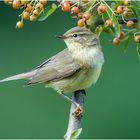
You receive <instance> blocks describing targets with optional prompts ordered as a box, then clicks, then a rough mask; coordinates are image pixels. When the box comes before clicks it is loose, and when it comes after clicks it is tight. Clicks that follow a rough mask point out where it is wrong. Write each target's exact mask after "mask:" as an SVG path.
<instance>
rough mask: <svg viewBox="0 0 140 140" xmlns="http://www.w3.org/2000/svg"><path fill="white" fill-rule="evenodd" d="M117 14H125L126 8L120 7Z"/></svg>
mask: <svg viewBox="0 0 140 140" xmlns="http://www.w3.org/2000/svg"><path fill="white" fill-rule="evenodd" d="M116 12H117V14H122V13H123V12H124V6H118V7H117V9H116Z"/></svg>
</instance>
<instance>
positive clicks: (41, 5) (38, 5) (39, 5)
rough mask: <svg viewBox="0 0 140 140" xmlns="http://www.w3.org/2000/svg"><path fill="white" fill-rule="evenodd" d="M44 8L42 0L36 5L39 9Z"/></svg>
mask: <svg viewBox="0 0 140 140" xmlns="http://www.w3.org/2000/svg"><path fill="white" fill-rule="evenodd" d="M43 8H44V5H43V4H41V3H40V2H38V3H37V4H36V6H35V9H37V10H38V11H41V10H42V9H43Z"/></svg>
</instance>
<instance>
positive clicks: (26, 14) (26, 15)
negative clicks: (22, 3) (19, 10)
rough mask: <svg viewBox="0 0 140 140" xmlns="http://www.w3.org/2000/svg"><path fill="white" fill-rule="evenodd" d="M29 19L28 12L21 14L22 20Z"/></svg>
mask: <svg viewBox="0 0 140 140" xmlns="http://www.w3.org/2000/svg"><path fill="white" fill-rule="evenodd" d="M29 17H30V13H29V12H26V11H25V12H23V14H22V18H23V19H29Z"/></svg>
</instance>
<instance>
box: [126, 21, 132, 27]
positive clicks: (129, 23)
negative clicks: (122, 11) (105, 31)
mask: <svg viewBox="0 0 140 140" xmlns="http://www.w3.org/2000/svg"><path fill="white" fill-rule="evenodd" d="M126 26H127V27H128V28H134V22H133V21H132V20H129V21H128V22H127V23H126Z"/></svg>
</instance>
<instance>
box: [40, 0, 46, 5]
mask: <svg viewBox="0 0 140 140" xmlns="http://www.w3.org/2000/svg"><path fill="white" fill-rule="evenodd" d="M39 2H40V3H41V4H43V5H46V4H47V0H39Z"/></svg>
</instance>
